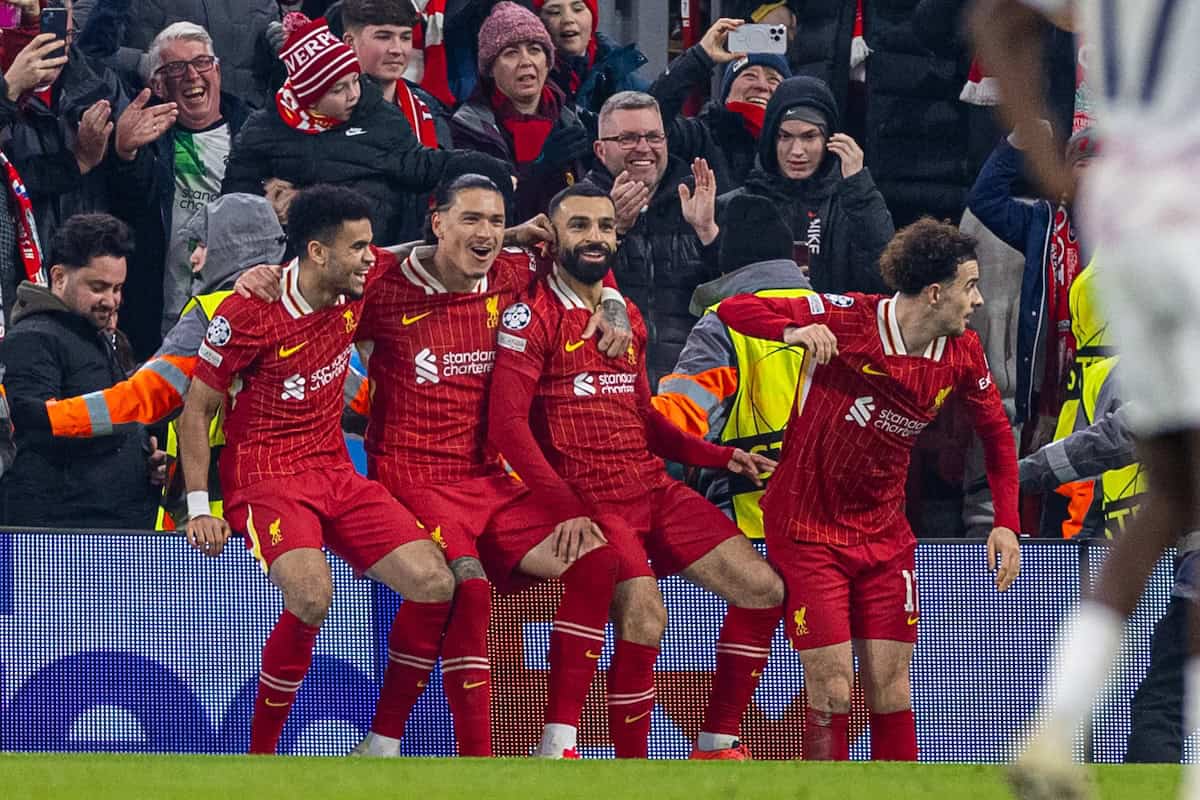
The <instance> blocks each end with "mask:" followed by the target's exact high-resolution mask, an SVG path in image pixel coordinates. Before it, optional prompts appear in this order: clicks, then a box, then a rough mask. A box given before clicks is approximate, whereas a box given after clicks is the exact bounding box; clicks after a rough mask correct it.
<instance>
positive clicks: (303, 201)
mask: <svg viewBox="0 0 1200 800" xmlns="http://www.w3.org/2000/svg"><path fill="white" fill-rule="evenodd" d="M370 218H371V206H370V204H369V203H368V202H367V200H366V198H364V197H363V196H362V195H361V194H359V193H358V192H356V191H354V190H352V189H347V188H346V187H344V186H330V185H329V184H327V183H318V184H315V185H313V186H309V187H308V188H307V189H301V190H300V191H299V192H297V193H296V196H295V197H294V198H292V204H291V205H290V206H288V224H287V237H288V245H289V247H290V248H291V250H292V252H294V253H296V254H297V255H304V252H305V251H306V250H307V249H308V243H309V242H311V241H314V240H316V241H318V242H321V243H322V244H329V242H330V240H331V239H332V238H333V237H334V236H336V235H337V231H338V229H339V228H340V227H342V224H343V223H345V222H353V221H355V220H360V219H370Z"/></svg>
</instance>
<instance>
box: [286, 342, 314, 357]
mask: <svg viewBox="0 0 1200 800" xmlns="http://www.w3.org/2000/svg"><path fill="white" fill-rule="evenodd" d="M306 344H308V342H301V343H300V344H298V345H296V346H295V347H284V346H283V345H279V357H280V358H291V357H292V356H294V355H296V353H299V352H300V351H301V350H302V349H304V345H306Z"/></svg>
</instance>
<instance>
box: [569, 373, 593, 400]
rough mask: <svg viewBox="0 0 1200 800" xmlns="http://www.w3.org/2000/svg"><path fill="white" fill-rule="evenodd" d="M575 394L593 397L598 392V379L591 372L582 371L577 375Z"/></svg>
mask: <svg viewBox="0 0 1200 800" xmlns="http://www.w3.org/2000/svg"><path fill="white" fill-rule="evenodd" d="M574 383H575V396H576V397H591V396H592V395H594V394H595V393H596V381H595V379H594V378H592V375H591V373H590V372H581V373H579V374H578V375H576V376H575V381H574Z"/></svg>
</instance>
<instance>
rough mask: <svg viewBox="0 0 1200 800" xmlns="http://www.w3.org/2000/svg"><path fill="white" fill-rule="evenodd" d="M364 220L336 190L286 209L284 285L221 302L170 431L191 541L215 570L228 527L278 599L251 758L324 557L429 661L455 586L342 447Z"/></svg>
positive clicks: (311, 627) (283, 690)
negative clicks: (213, 467) (269, 297)
mask: <svg viewBox="0 0 1200 800" xmlns="http://www.w3.org/2000/svg"><path fill="white" fill-rule="evenodd" d="M370 212H371V208H370V206H369V205H368V204H367V202H366V201H365V200H363V199H362V197H360V196H359V195H358V194H356V193H354V192H352V191H350V190H348V189H344V188H339V187H331V186H315V187H312V188H309V189H305V190H304V191H302V192H300V193H299V194H298V195H297V196H296V198H295V200H294V201H293V202H292V206H291V211H290V214H289V220H288V236H289V238H290V243H291V246H292V248H293V249H294V250H295V251H296V252H297V253H299V254H300V255H299V257H298V258H296V259H294V260H293V261H292V262H291V263H290V264H288V265H287V266H286V267H285V268H284V269H283V273H282V277H281V278H280V289H281V292H282V300H281V302H278V303H270V304H268V303H264V302H262V301H261V300H257V299H246V298H243V297H240V296H237V295H233V296H230V297H229V298H227V299H226V300H224V301H223V302H222V303H221V305H220V306H219V307H218V308H217V313H216V315H215V316H214V317H213V320H212V322H211V323H210V325H209V327H208V332H207V334H206V337H205V341H204V344H203V345H202V346H201V348H200V352H199V356H200V361H199V365H198V366H197V368H196V373H195V375H194V376H193V379H192V384H191V387H190V389H189V390H188V394H187V400H186V403H185V405H184V409H183V414H182V416H181V417H180V424H179V428H180V453H181V456H182V459H181V461H182V465H183V473H184V479H185V481H186V485H187V490H188V494H187V501H188V511H189V516H190V519H189V521H188V527H187V535H188V539H189V541H190V542H191V543H192V544H193V545H194V546H196V547H197V548H198V549H200V550H201V551H202V552H204V553H206V554H208V555H211V556H215V555H217V554H219V553H220V552H221V549H222V547H223V546H224V544H225V541H226V540H227V539H228V537H229V534H230V526H231V525H232V526H233V527H234V528H236V529H238V530H242V531H245V532H246V534H247V544H248V546H249V547H250V548H251V552H252V553H253V555H254V557H255V558H256V559H257V560H258V561H259V563H260V565H261V566H262V567H263V569H264V570H265V571H266V572H267V575H268V577H269V578H270V579H271V582H272V583H274V584H275V585H276V586H278V587H279V589H280V591H282V592H283V605H284V610H283V613H282V614H281V615H280V617H279V620H278V622H276V624H275V627H274V629H273V630H272V631H271V635H270V636H269V637H268V638H267V643H266V645H265V646H264V647H263V657H262V668H261V670H260V672H259V682H258V697H257V699H256V700H255V703H254V716H253V719H252V721H251V727H250V752H251V753H274V752H275V751H276V748H277V746H278V742H279V737H280V733H281V732H282V730H283V725H284V722H285V721H286V719H287V716H288V712H289V711H290V710H291V707H292V703H293V701H294V700H295V698H296V692H297V690H298V689H299V688H300V684H301V682H302V681H303V680H304V675H305V673H307V671H308V667H309V664H310V662H311V661H312V651H313V642H314V640H315V639H316V636H317V631H318V629H319V628H320V626H321V623H322V622H323V621H324V619H325V615H326V613H327V612H328V611H329V604H330V601H331V599H332V593H333V586H332V580H331V577H330V572H329V564H328V562H327V561H326V560H325V554H324V553H323V552H321V550H322V547H328V548H329V549H330V550H331V551H332V552H334V553H336V554H338V555H339V556H341V557H342V558H344V559H345V560H346V561H347V562H348V563H349V564H350V565H351V566H353V567H354V569H355V570H357V571H359V572H360V573H365V574H366V575H369V576H370V577H372V578H374V579H376V580H378V581H381V582H382V583H385V584H387V585H388V586H390V587H391V588H392V589H394V590H395V591H397V592H399V593H400V594H402V595H404V597H405V601H404V603H403V605H402V606H401V607H400V610H399V612H398V613H397V614H396V619H395V621H394V622H393V624H392V638H393V640H395V641H394V642H393V647H396V648H398V649H404V650H409V649H413V650H423V649H425V648H427V647H429V646H434V647H436V643H437V641H438V640H439V639H440V638H441V632H442V628H443V627H444V625H445V621H446V618H447V616H448V615H449V613H450V602H449V601H450V599H451V596H452V594H453V591H454V581H453V577H452V576H451V574H450V571H449V569H447V567H446V563H445V561H444V559H443V558H442V555H441V553H440V551H439V550H438V548H437V546H436V545H435V544H434V543H433V542H431V541H430V539H429V536H428V534H427V533H426V532H425V531H424V530H422V529H421V527H420V525H419V524H418V522H417V520H416V519H415V518H414V517H413V516H412V514H410V513H409V512H408V510H407V509H406V508H404V506H402V505H401V504H400V503H399V502H397V501H396V500H395V499H393V498H392V497H391V496H390V495H389V494H388V492H387V490H386V489H384V487H383V486H381V485H379V484H378V483H375V482H374V481H369V480H367V479H365V478H362V477H360V476H359V475H358V474H357V473H356V472H355V471H354V467H353V465H352V464H351V463H350V458H349V456H348V455H347V453H346V444H345V441H344V439H343V437H342V432H341V426H340V421H341V409H342V405H343V399H342V383H343V381H344V378H345V372H346V368H347V366H348V364H349V362H350V354H351V352H352V347H353V339H354V336H355V329H356V327H357V325H358V321H359V319H360V318H361V315H362V308H363V301H362V298H363V292H364V290H365V288H366V285H367V282H368V275H370V281H371V282H372V283H374V282H375V281H376V280H377V279H378V276H379V275H380V274H386V272H387V268H388V267H389V266H390V265H391V264H392V263H394V259H392V258H391V257H390V256H388V255H387V254H384V255H383V258H381V259H380V261H379V262H378V263H377V262H376V253H375V251H374V250H373V249H372V248H371V246H370V243H371V222H370ZM227 395H228V396H229V398H230V400H229V404H228V407H227V416H226V419H225V437H226V446H225V449H224V451H223V453H222V455H221V459H220V471H221V485H222V488H223V489H224V491H225V497H226V503H225V512H226V519H227V520H229V522H228V523H227V522H226V521H225V520H222V519H218V518H216V517H213V516H210V514H209V505H208V476H209V467H210V464H209V458H210V450H209V425H210V423H211V422H212V419H213V417H214V416H215V415H216V414H217V412H218V411H219V410H220V409H221V407H222V405H223V404H225V401H226V396H227Z"/></svg>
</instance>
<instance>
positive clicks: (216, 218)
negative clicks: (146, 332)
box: [13, 194, 284, 528]
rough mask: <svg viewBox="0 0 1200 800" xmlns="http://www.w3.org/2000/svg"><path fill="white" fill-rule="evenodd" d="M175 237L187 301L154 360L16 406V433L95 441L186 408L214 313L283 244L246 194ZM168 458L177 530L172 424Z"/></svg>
mask: <svg viewBox="0 0 1200 800" xmlns="http://www.w3.org/2000/svg"><path fill="white" fill-rule="evenodd" d="M180 234H181V235H182V236H184V237H185V239H186V241H187V242H188V244H189V247H190V248H191V252H190V264H191V267H192V274H191V276H190V277H191V280H190V282H189V292H188V294H189V296H190V297H191V298H192V299H191V300H190V301H189V302H188V303H187V305H186V306H185V307H184V310H183V314H182V316H181V317H180V318H179V319H178V320H177V321H176V324H175V326H174V327H173V328H172V329H171V330H170V331H169V332H168V333H167V336H166V339H165V341H163V343H162V346H161V347H160V348H159V349H158V352H156V353H155V354H154V357H153V358H151V359H150V360H149V361H147V362H146V363H145V364H143V365H142V366H141V368H140V369H138V371H137V372H135V373H134V374H133V375H132V376H131V377H130V378H129V379H127V380H123V381H121V382H120V383H115V384H113V385H111V386H109V387H107V388H103V389H97V390H96V391H92V392H90V393H88V394H83V395H80V396H75V397H73V396H71V395H72V394H74V393H72V392H68V393H66V394H65V395H64V394H58V395H55V397H56V398H60V399H57V400H56V401H53V402H42V401H41V400H40V399H39V400H38V401H37V402H36V403H31V402H28V401H24V400H23V399H22V400H19V401H14V404H13V419H14V420H15V422H16V424H17V427H18V428H20V429H21V430H22V431H31V430H36V431H39V432H48V433H49V434H50V435H53V436H55V437H60V438H96V437H104V436H111V435H112V434H113V431H114V430H119V429H120V426H123V425H124V424H126V423H129V422H140V423H143V424H146V425H151V424H154V423H158V422H162V421H163V420H166V419H170V418H171V417H172V416H174V415H175V414H177V413H178V412H179V410H180V409H182V408H183V398H184V395H185V394H186V393H187V387H188V384H189V383H190V382H191V376H192V372H193V371H194V370H195V369H196V362H197V359H198V353H199V351H200V347H201V345H202V344H203V342H204V333H205V331H206V330H207V329H208V323H209V320H211V319H212V317H213V312H214V310H215V309H216V307H217V306H218V305H220V303H221V301H222V300H224V299H225V298H226V297H228V296H229V294H230V293H231V291H232V289H233V284H234V281H236V280H237V278H238V276H239V275H241V274H242V273H243V272H244V271H245V270H246V269H248V268H249V267H253V266H257V265H259V264H278V263H279V262H280V261H281V260H282V259H283V250H284V245H283V229H282V228H281V227H280V226H279V220H278V219H277V218H276V216H275V213H274V210H273V209H272V208H271V204H270V203H268V202H267V201H266V200H265V199H264V198H262V197H259V196H257V195H250V194H230V195H225V196H223V197H219V198H217V199H216V200H214V201H212V202H211V203H209V204H208V205H206V206H202V207H201V208H200V209H199V210H198V211H197V212H196V213H195V214H193V215H192V216H191V217H190V218H189V219H188V220H187V221H186V222H185V223H184V224H183V225H182V227H181V228H180ZM212 443H213V447H214V448H217V447H220V446H221V445H223V444H224V435H223V433H222V431H221V429H220V428H219V427H218V428H216V429H214V431H213V438H212ZM166 453H167V459H168V460H167V469H168V472H167V485H166V487H165V489H164V492H163V502H162V508H161V509H160V512H159V518H158V527H165V528H175V527H178V523H179V522H180V521H181V520H182V518H183V514H184V511H183V505H184V501H183V494H182V491H181V489H182V485H181V484H180V483H179V482H178V481H177V480H176V479H175V474H176V473H175V459H176V458H177V456H178V448H177V446H176V431H175V427H174V424H172V427H171V429H170V431H169V434H168V438H167V447H166ZM214 463H215V459H214ZM209 494H210V499H211V500H212V504H213V513H214V514H215V515H216V516H220V514H221V493H220V486H219V484H218V483H217V482H216V480H215V479H214V480H213V481H212V482H211V484H210V488H209Z"/></svg>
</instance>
